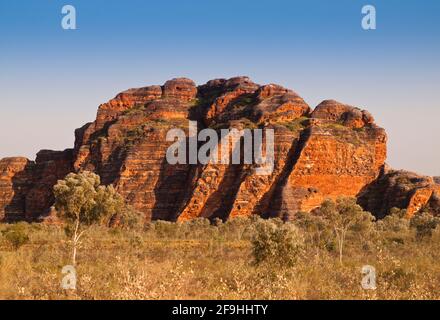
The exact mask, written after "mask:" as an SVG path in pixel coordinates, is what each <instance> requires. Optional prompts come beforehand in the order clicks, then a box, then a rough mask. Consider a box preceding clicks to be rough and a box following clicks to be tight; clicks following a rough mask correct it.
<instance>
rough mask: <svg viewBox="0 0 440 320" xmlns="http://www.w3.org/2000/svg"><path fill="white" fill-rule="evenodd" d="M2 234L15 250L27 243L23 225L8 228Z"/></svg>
mask: <svg viewBox="0 0 440 320" xmlns="http://www.w3.org/2000/svg"><path fill="white" fill-rule="evenodd" d="M2 234H3V237H4V238H5V239H6V241H8V242H9V243H10V244H11V246H12V247H13V248H14V249H15V250H17V249H18V248H20V247H21V246H23V245H25V244H26V243H28V242H29V236H28V231H27V227H26V225H25V224H24V223H17V224H14V225H11V226H8V227H7V228H6V229H5V230H3V231H2Z"/></svg>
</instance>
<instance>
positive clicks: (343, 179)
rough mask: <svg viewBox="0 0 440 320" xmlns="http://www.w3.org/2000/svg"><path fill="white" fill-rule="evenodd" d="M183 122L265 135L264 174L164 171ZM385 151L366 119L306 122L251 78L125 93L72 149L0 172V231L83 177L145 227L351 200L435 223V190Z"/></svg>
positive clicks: (282, 92) (290, 103)
mask: <svg viewBox="0 0 440 320" xmlns="http://www.w3.org/2000/svg"><path fill="white" fill-rule="evenodd" d="M189 120H192V121H195V122H197V124H198V129H199V130H200V129H203V128H212V129H215V130H217V131H220V130H221V129H228V128H237V129H246V128H247V129H255V128H262V129H273V130H274V135H275V147H274V154H275V159H274V160H275V161H274V168H273V171H272V173H271V174H270V175H258V174H256V169H257V168H258V165H255V164H220V163H209V164H206V165H202V164H178V165H172V164H169V163H168V162H167V160H166V152H167V149H168V147H169V146H170V145H171V144H172V143H173V142H172V141H167V139H166V136H167V132H168V131H169V130H170V129H173V128H181V129H183V130H184V131H185V132H186V133H188V134H189V128H188V121H189ZM386 140H387V137H386V133H385V131H384V129H382V128H380V127H378V126H377V125H376V124H375V123H374V119H373V117H372V115H371V114H370V113H368V112H367V111H365V110H361V109H359V108H355V107H352V106H349V105H346V104H342V103H339V102H337V101H333V100H327V101H324V102H322V103H321V104H319V105H318V106H317V107H316V108H315V109H314V110H313V111H312V109H311V108H310V107H309V106H308V105H307V103H306V102H305V101H304V100H303V99H302V98H301V97H300V96H299V95H298V94H297V93H295V92H294V91H292V90H289V89H286V88H283V87H281V86H279V85H276V84H269V85H263V86H260V85H258V84H255V83H253V82H252V81H251V80H250V79H249V78H247V77H235V78H232V79H216V80H211V81H208V82H207V83H206V84H204V85H201V86H196V85H195V83H194V82H193V81H192V80H189V79H185V78H179V79H173V80H170V81H167V82H166V83H165V84H164V85H163V86H149V87H144V88H138V89H130V90H127V91H124V92H122V93H120V94H118V95H117V96H116V97H115V98H114V99H112V100H110V101H108V102H107V103H104V104H102V105H101V106H99V109H98V113H97V117H96V120H95V121H94V122H92V123H88V124H86V125H84V126H83V127H82V128H80V129H77V130H76V131H75V145H74V148H73V149H68V150H65V151H62V152H56V151H40V152H39V153H38V155H37V158H36V161H35V162H33V161H29V160H27V159H25V158H6V159H3V160H1V161H0V219H4V220H8V221H12V220H35V219H37V218H39V217H40V216H45V215H49V214H51V216H52V215H53V212H52V211H53V210H52V211H51V210H50V208H51V205H52V204H53V201H54V199H53V195H52V187H53V185H54V184H55V183H56V181H57V180H58V179H61V178H63V177H64V176H65V175H66V174H67V173H69V172H78V171H81V170H90V171H94V172H96V173H97V174H99V175H100V176H101V180H102V182H103V183H104V184H113V185H114V186H115V187H116V188H117V190H118V191H119V192H120V193H121V194H122V195H123V196H124V197H125V198H126V199H127V202H128V203H130V204H131V205H133V206H134V207H135V208H136V209H137V210H138V211H139V212H141V213H142V214H144V215H145V218H146V219H148V220H150V219H164V220H171V221H176V220H180V221H182V220H188V219H193V218H196V217H206V218H211V219H213V218H220V219H223V220H225V219H228V218H231V217H236V216H249V215H252V214H258V215H261V216H263V217H283V218H285V219H290V218H291V217H292V214H293V213H295V212H297V211H299V210H303V211H310V210H312V209H313V208H315V207H317V206H319V205H320V204H321V203H322V201H323V200H325V199H326V198H333V199H334V198H337V197H339V196H352V197H358V199H359V203H360V204H361V205H363V206H364V207H365V208H366V209H367V210H370V211H371V212H373V213H374V214H375V215H377V216H378V217H382V216H384V215H386V214H387V213H388V211H389V209H390V208H392V207H400V208H407V209H408V214H409V215H413V214H415V213H416V212H417V211H419V210H421V209H422V208H425V207H429V208H430V209H431V210H432V211H434V212H438V211H440V210H438V208H440V206H439V202H440V201H439V185H438V184H435V182H434V180H433V179H432V178H417V177H416V176H415V175H412V174H409V173H406V172H395V171H390V170H388V169H387V168H386V167H385V160H386ZM220 143H221V141H220V142H219V144H220ZM240 143H242V142H240ZM265 144H266V138H264V139H263V147H264V145H265ZM199 147H200V146H199ZM230 147H231V146H230ZM231 149H232V147H231ZM241 152H242V150H241ZM437 183H438V181H437Z"/></svg>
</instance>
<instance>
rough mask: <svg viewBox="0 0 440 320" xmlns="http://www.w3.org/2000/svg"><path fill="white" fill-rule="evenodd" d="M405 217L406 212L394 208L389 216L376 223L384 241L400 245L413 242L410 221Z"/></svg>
mask: <svg viewBox="0 0 440 320" xmlns="http://www.w3.org/2000/svg"><path fill="white" fill-rule="evenodd" d="M405 216H406V210H402V209H398V208H392V209H391V210H390V214H389V215H388V216H386V217H385V218H384V219H382V220H379V221H378V222H377V223H376V230H377V231H378V232H379V234H380V236H381V238H382V240H385V241H390V242H394V243H398V244H404V243H405V242H408V241H411V236H412V233H411V232H410V221H409V219H407V218H405Z"/></svg>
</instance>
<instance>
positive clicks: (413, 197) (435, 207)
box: [358, 170, 440, 218]
mask: <svg viewBox="0 0 440 320" xmlns="http://www.w3.org/2000/svg"><path fill="white" fill-rule="evenodd" d="M439 196H440V185H438V184H436V183H435V182H434V179H433V178H432V177H426V176H421V175H418V174H415V173H412V172H408V171H403V170H400V171H396V170H386V171H385V172H384V173H383V174H382V175H381V176H380V177H379V178H378V179H377V180H376V181H374V182H373V183H371V184H370V185H368V186H366V187H365V188H364V190H363V191H362V192H361V193H360V194H359V196H358V199H359V203H360V204H361V205H362V206H363V207H364V208H365V209H366V210H368V211H371V212H374V213H375V214H376V216H378V217H380V218H382V217H384V216H386V215H387V214H388V213H389V210H390V208H394V207H395V208H400V209H406V210H407V216H408V217H412V216H413V215H414V214H416V213H417V212H419V211H421V210H423V209H427V210H429V211H430V212H431V213H434V214H438V213H440V210H439V209H440V206H439Z"/></svg>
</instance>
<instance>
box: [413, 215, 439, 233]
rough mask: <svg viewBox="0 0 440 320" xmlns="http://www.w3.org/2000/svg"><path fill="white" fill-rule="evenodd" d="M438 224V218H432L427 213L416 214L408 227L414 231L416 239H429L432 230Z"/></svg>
mask: <svg viewBox="0 0 440 320" xmlns="http://www.w3.org/2000/svg"><path fill="white" fill-rule="evenodd" d="M439 224H440V218H438V217H434V216H433V215H432V214H430V213H429V212H422V213H419V214H416V215H415V216H414V217H413V218H412V219H411V223H410V226H411V228H414V229H415V230H416V235H417V238H419V239H423V238H430V237H431V236H432V232H433V231H434V229H435V228H436V227H437V226H438V225H439Z"/></svg>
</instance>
